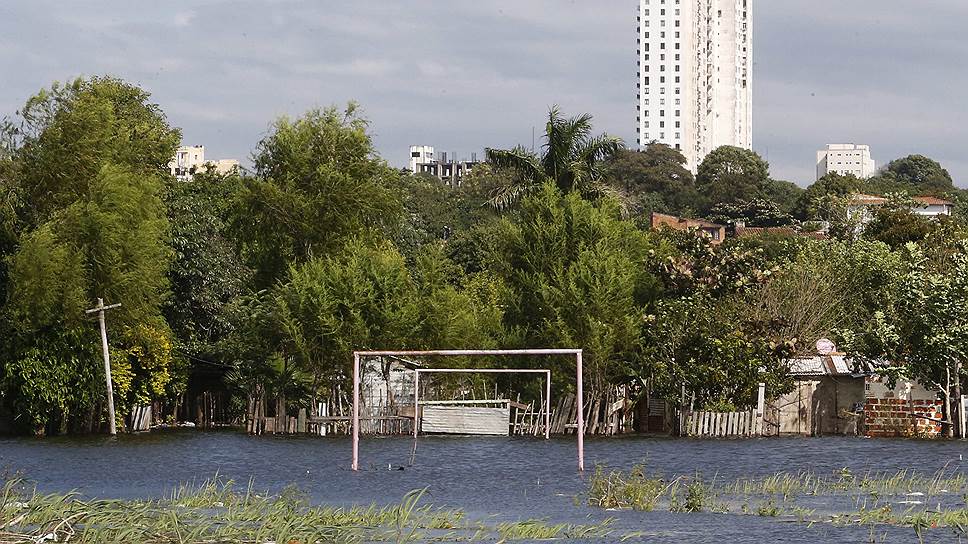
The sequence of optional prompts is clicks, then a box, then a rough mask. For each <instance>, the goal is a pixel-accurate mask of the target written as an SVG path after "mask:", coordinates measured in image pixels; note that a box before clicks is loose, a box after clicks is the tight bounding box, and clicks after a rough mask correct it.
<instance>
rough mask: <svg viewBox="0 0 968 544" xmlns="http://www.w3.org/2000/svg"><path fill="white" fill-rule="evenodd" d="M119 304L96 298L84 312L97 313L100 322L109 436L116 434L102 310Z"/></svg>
mask: <svg viewBox="0 0 968 544" xmlns="http://www.w3.org/2000/svg"><path fill="white" fill-rule="evenodd" d="M120 307H121V304H112V305H110V306H105V305H104V299H102V298H99V299H97V308H91V309H90V310H87V311H86V312H85V313H87V314H97V318H98V321H99V322H100V323H101V353H102V355H103V356H104V380H105V381H106V382H107V385H108V423H109V424H110V429H111V436H114V435H116V434H118V430H117V428H116V426H115V423H114V385H113V384H112V383H111V353H110V352H109V351H108V329H107V327H106V326H105V325H104V312H105V311H106V310H113V309H114V308H120Z"/></svg>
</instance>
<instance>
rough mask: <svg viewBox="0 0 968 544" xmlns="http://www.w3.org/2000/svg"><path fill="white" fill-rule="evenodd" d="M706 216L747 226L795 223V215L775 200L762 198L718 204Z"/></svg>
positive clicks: (727, 222)
mask: <svg viewBox="0 0 968 544" xmlns="http://www.w3.org/2000/svg"><path fill="white" fill-rule="evenodd" d="M706 217H707V218H708V219H709V220H710V221H713V222H715V223H720V224H722V225H728V224H736V223H738V222H743V223H744V224H745V225H746V226H747V227H785V226H788V225H791V224H793V223H794V219H793V217H792V216H791V215H790V214H788V213H784V212H783V211H782V210H780V207H779V206H778V205H777V204H776V203H775V202H773V201H770V200H764V199H760V198H754V199H753V200H749V201H739V202H733V203H726V202H723V203H720V204H717V205H715V206H713V208H712V209H711V210H710V211H709V213H708V214H707V216H706Z"/></svg>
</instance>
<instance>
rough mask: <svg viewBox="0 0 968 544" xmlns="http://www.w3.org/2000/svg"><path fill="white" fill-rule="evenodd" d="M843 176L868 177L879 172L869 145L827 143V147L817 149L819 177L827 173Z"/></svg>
mask: <svg viewBox="0 0 968 544" xmlns="http://www.w3.org/2000/svg"><path fill="white" fill-rule="evenodd" d="M832 172H833V173H837V174H840V175H843V176H846V175H848V174H850V175H854V176H856V177H858V178H860V179H867V178H869V177H871V176H873V175H874V174H875V173H876V172H877V165H876V163H875V162H874V159H872V158H871V148H870V146H868V145H857V144H827V148H826V149H821V150H820V151H817V179H820V178H822V177H824V176H826V175H827V174H830V173H832Z"/></svg>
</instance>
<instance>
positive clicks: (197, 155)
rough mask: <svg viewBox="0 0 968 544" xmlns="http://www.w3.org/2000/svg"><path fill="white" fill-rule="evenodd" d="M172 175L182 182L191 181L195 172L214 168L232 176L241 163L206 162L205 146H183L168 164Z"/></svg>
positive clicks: (227, 161) (229, 160)
mask: <svg viewBox="0 0 968 544" xmlns="http://www.w3.org/2000/svg"><path fill="white" fill-rule="evenodd" d="M168 168H169V169H170V170H171V175H172V176H174V177H175V179H178V180H181V181H190V180H191V179H192V177H194V175H195V172H197V171H199V170H201V169H202V168H212V169H214V170H215V172H217V173H219V174H223V175H224V174H230V173H232V172H235V171H237V170H238V169H239V161H237V160H235V159H218V160H212V161H209V160H205V146H204V145H192V146H181V147H179V148H178V150H177V151H175V157H174V158H173V159H172V160H171V162H170V163H168Z"/></svg>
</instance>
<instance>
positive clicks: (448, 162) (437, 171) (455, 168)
mask: <svg viewBox="0 0 968 544" xmlns="http://www.w3.org/2000/svg"><path fill="white" fill-rule="evenodd" d="M478 164H480V163H479V162H478V161H477V153H471V159H470V160H457V155H456V153H454V154H451V156H450V157H449V158H448V155H447V152H446V151H445V152H443V153H441V154H440V157H439V158H438V157H437V155H436V154H435V153H434V148H433V146H429V145H412V146H410V172H412V173H414V174H425V175H428V176H433V177H435V178H437V179H439V180H440V181H442V182H444V183H445V184H447V185H449V186H451V187H460V185H461V181H462V180H463V178H464V176H465V175H466V174H468V173H469V172H470V171H471V170H473V169H474V168H475V167H476V166H477V165H478Z"/></svg>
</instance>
